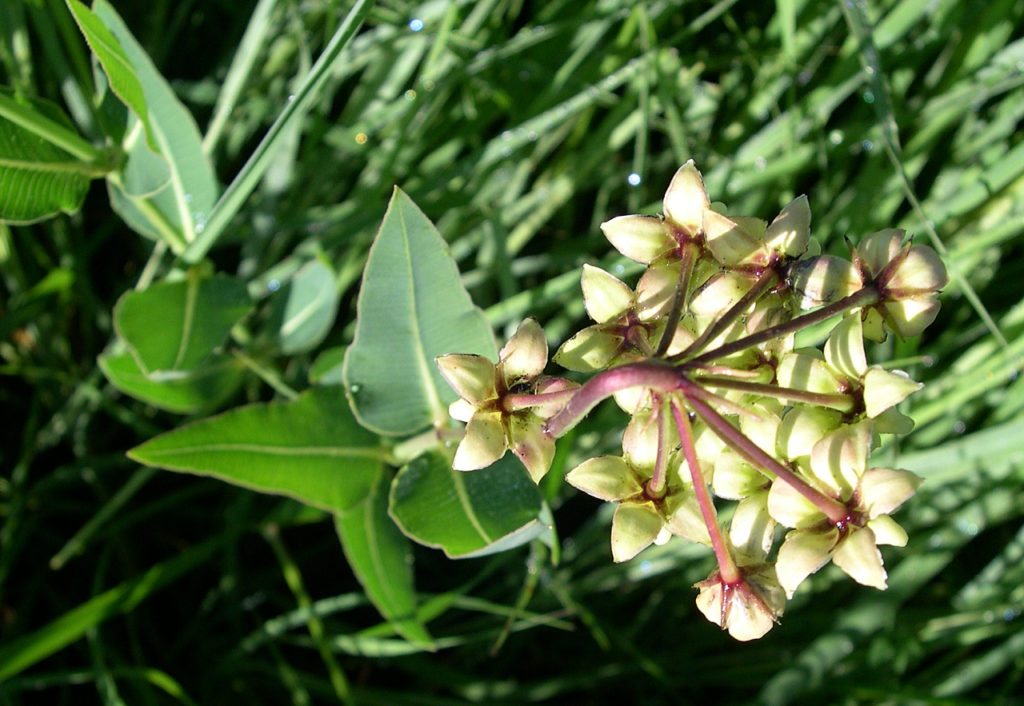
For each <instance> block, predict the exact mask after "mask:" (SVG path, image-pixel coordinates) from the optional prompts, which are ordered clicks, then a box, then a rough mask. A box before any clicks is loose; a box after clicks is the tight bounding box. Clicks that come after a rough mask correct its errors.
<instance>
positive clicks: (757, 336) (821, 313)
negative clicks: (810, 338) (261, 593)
mask: <svg viewBox="0 0 1024 706" xmlns="http://www.w3.org/2000/svg"><path fill="white" fill-rule="evenodd" d="M879 299H881V295H880V294H879V293H878V289H877V288H875V287H874V286H871V285H868V286H866V287H864V288H863V289H859V290H857V291H856V292H854V293H853V294H851V295H849V296H847V297H843V298H842V299H840V300H839V301H837V302H832V303H831V304H829V305H827V306H823V307H821V308H820V309H815V310H814V311H812V312H809V313H807V314H804V315H802V316H798V317H796V318H795V319H790V320H789V321H787V322H786V323H783V324H779V325H778V326H771V327H769V328H766V329H763V330H761V331H758V332H757V333H752V334H750V335H749V336H744V337H743V338H740V339H737V340H735V341H731V342H729V343H726V344H725V345H722V346H719V347H718V348H715V349H714V350H710V351H706V352H704V353H701V354H700V355H698V356H697V357H695V358H692V359H691V360H688V361H687V362H688V363H706V362H708V361H710V360H715V359H716V358H724V357H726V356H729V355H732V354H733V353H739V352H740V351H742V350H746V349H747V348H750V347H751V346H756V345H758V344H759V343H764V342H765V341H770V340H772V339H773V338H781V337H782V336H788V335H789V334H791V333H795V332H797V331H799V330H800V329H802V328H806V327H808V326H812V325H814V324H816V323H818V322H820V321H825V320H826V319H830V318H832V317H833V316H837V315H839V314H842V313H843V312H845V311H849V310H850V309H856V308H858V307H862V306H870V305H871V304H874V303H875V302H877V301H879ZM684 359H685V354H683V353H680V354H679V355H677V356H672V358H670V359H669V360H671V361H678V360H684Z"/></svg>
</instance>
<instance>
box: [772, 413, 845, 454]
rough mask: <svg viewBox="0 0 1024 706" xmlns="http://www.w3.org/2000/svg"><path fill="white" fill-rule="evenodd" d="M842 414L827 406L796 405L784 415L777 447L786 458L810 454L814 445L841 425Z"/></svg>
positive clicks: (777, 438)
mask: <svg viewBox="0 0 1024 706" xmlns="http://www.w3.org/2000/svg"><path fill="white" fill-rule="evenodd" d="M842 419H843V417H842V414H840V413H839V412H838V411H836V410H834V409H828V408H827V407H811V406H809V405H794V406H793V407H792V408H791V409H789V410H788V411H787V412H786V413H785V414H784V415H783V417H782V422H781V423H780V424H779V432H778V434H777V435H776V442H775V448H776V449H777V450H778V452H779V453H780V454H782V456H783V457H784V458H788V459H791V460H796V459H798V458H800V457H802V456H809V455H810V453H811V450H812V449H813V448H814V445H815V444H816V443H818V441H819V440H821V438H822V437H824V436H825V435H826V434H828V433H830V432H832V431H833V430H835V429H837V428H838V427H839V424H840V423H841V422H842Z"/></svg>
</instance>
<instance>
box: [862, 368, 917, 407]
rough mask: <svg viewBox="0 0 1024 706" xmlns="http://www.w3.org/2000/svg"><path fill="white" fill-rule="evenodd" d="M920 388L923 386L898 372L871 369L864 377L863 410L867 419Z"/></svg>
mask: <svg viewBox="0 0 1024 706" xmlns="http://www.w3.org/2000/svg"><path fill="white" fill-rule="evenodd" d="M922 387H924V385H922V384H921V383H919V382H915V381H913V380H911V379H910V377H908V376H907V374H906V373H903V372H901V371H899V370H894V371H889V370H883V369H882V368H879V367H877V366H875V367H872V368H871V369H870V370H868V371H867V373H865V375H864V410H865V412H866V413H867V415H868V417H869V418H871V419H874V418H875V417H877V416H878V415H880V414H881V413H882V412H884V411H885V410H887V409H889V408H890V407H894V406H895V405H897V404H899V403H900V402H902V401H903V400H905V399H906V398H907V397H908V396H909V395H910V394H911V393H913V392H917V391H918V390H920V389H921V388H922Z"/></svg>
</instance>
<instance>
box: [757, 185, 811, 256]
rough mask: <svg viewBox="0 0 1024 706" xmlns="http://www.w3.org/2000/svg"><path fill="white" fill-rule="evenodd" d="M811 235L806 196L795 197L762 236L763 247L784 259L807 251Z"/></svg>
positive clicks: (809, 214) (809, 213)
mask: <svg viewBox="0 0 1024 706" xmlns="http://www.w3.org/2000/svg"><path fill="white" fill-rule="evenodd" d="M810 234H811V207H810V205H809V204H808V202H807V197H806V196H797V197H796V198H795V199H793V201H791V202H790V203H789V204H788V205H787V206H786V207H785V208H784V209H782V211H781V213H779V215H778V216H776V217H775V220H774V221H772V223H771V225H770V226H768V230H767V231H766V232H765V234H764V240H765V245H766V246H767V247H768V249H769V250H771V251H772V252H776V253H779V254H781V255H784V256H786V257H799V256H800V255H803V254H804V253H805V252H806V251H807V243H808V242H809V241H810Z"/></svg>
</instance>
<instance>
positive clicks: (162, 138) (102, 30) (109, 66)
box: [69, 0, 218, 251]
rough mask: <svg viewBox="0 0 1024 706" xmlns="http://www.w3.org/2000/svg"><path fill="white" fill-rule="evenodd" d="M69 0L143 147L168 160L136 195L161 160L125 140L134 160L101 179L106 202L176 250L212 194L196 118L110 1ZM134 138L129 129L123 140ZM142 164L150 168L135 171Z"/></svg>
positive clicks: (200, 221) (198, 223)
mask: <svg viewBox="0 0 1024 706" xmlns="http://www.w3.org/2000/svg"><path fill="white" fill-rule="evenodd" d="M69 2H72V3H75V4H74V5H73V9H74V12H75V17H76V19H77V20H78V22H79V27H80V28H81V29H82V31H83V33H84V34H85V35H86V38H87V40H88V41H89V43H90V47H91V48H92V49H93V51H94V52H96V53H97V54H96V55H97V58H99V59H100V63H101V66H102V67H103V69H104V72H105V74H106V76H107V79H108V81H109V82H110V85H111V89H112V90H113V91H114V92H115V93H117V94H118V96H120V97H121V98H122V100H124V101H125V103H126V104H127V105H128V107H129V108H131V109H132V112H134V113H135V114H136V116H137V117H138V118H139V119H140V120H141V121H142V123H143V126H144V127H145V130H146V136H147V142H148V144H149V146H150V147H152V148H153V149H155V150H156V151H158V152H159V154H160V156H162V157H163V158H164V159H165V160H166V162H167V167H169V176H170V178H169V179H168V180H166V185H165V186H164V187H163V188H160V189H159V190H157V191H156V192H154V193H153V194H152V195H148V196H145V197H142V196H138V195H137V193H138V192H139V191H140V190H141V191H145V189H140V187H139V184H149V185H152V184H155V183H159V182H161V181H163V180H164V173H165V167H163V166H161V165H158V163H157V162H155V161H154V160H152V159H151V158H150V156H149V155H148V154H147V153H144V152H139V151H138V150H137V149H135V146H134V143H131V142H129V143H128V144H126V145H125V150H126V153H127V154H129V156H130V157H132V158H133V159H136V158H137V159H139V160H141V162H140V163H139V164H135V165H133V168H132V169H131V170H129V173H128V176H130V177H131V178H130V179H127V180H122V179H120V178H118V177H117V175H112V176H111V178H110V179H108V189H109V192H110V195H111V204H112V205H113V206H114V208H115V209H116V210H117V211H118V213H119V214H120V215H121V216H122V218H124V219H125V221H126V222H127V223H129V224H130V225H131V226H132V227H133V228H134V229H136V230H138V231H139V232H141V233H142V234H143V235H146V236H149V237H151V238H155V239H162V240H165V241H166V242H167V243H168V244H169V245H170V246H171V247H172V248H174V249H175V251H181V250H183V249H184V247H185V245H186V244H187V243H188V242H190V241H192V240H193V239H194V238H195V236H196V233H197V232H200V231H201V230H202V229H203V227H204V225H205V220H206V218H207V216H208V215H209V212H210V210H211V209H212V208H213V204H214V203H215V202H216V199H217V193H218V186H217V180H216V176H215V174H214V171H213V167H212V165H211V164H210V162H209V160H208V159H207V157H206V155H205V154H204V153H203V149H202V142H201V139H200V134H199V129H198V128H197V127H196V124H195V120H193V118H192V115H191V114H190V113H189V112H188V110H187V109H186V108H185V106H184V105H182V103H181V101H179V100H178V98H177V96H176V95H175V94H174V91H173V90H171V87H170V86H169V85H168V83H167V81H166V80H165V79H164V78H163V76H161V75H160V72H159V71H157V69H156V67H155V66H154V65H153V62H152V60H151V59H150V58H149V55H148V54H147V53H146V52H145V50H143V48H142V47H141V46H140V45H139V43H138V42H137V41H136V40H135V38H134V37H133V36H132V34H131V32H130V31H129V30H128V27H127V25H125V23H124V21H123V20H122V19H121V17H120V16H119V15H118V14H117V12H116V11H115V10H114V8H113V6H111V5H110V3H108V2H106V0H95V1H94V2H93V7H92V10H89V9H88V8H86V7H85V6H84V5H82V4H81V3H77V2H75V0H69ZM139 87H141V91H142V98H141V99H140V97H139V94H138V91H139ZM129 122H130V121H129ZM133 138H134V136H133V133H132V131H131V130H129V131H128V133H127V134H126V139H127V140H132V139H133ZM133 155H134V156H133ZM147 168H149V169H152V170H153V173H152V174H149V175H143V174H140V171H144V170H145V169H147Z"/></svg>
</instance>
